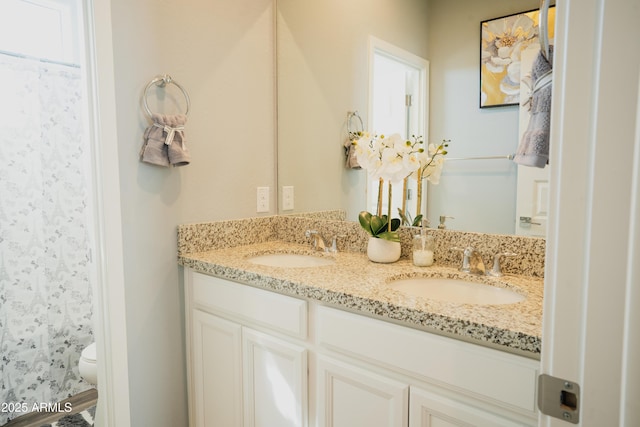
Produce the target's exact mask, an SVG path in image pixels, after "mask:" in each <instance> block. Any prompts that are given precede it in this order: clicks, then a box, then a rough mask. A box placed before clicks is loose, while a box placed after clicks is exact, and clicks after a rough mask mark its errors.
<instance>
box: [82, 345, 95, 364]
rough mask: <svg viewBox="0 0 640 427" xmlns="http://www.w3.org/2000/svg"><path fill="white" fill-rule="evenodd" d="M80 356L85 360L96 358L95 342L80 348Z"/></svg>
mask: <svg viewBox="0 0 640 427" xmlns="http://www.w3.org/2000/svg"><path fill="white" fill-rule="evenodd" d="M81 355H82V357H83V358H84V359H86V360H91V361H95V360H96V343H91V344H89V345H88V346H86V347H85V349H84V350H82V354H81Z"/></svg>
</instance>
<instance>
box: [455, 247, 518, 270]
mask: <svg viewBox="0 0 640 427" xmlns="http://www.w3.org/2000/svg"><path fill="white" fill-rule="evenodd" d="M451 250H454V251H458V252H462V266H461V267H460V268H459V270H460V271H462V272H463V273H469V274H477V275H484V274H486V275H487V276H493V277H500V276H502V275H503V273H502V269H501V268H500V258H502V257H503V256H505V257H514V256H517V255H518V254H516V253H513V252H499V253H497V254H495V255H494V257H493V266H492V267H491V269H490V270H489V271H486V269H485V266H484V261H483V260H482V255H480V252H478V251H477V250H476V249H474V248H473V247H471V246H467V247H466V248H459V247H453V248H451Z"/></svg>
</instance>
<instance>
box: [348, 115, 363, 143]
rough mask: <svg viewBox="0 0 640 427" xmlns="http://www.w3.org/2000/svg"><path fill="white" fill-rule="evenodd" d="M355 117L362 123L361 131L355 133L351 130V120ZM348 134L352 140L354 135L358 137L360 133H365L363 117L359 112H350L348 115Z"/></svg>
mask: <svg viewBox="0 0 640 427" xmlns="http://www.w3.org/2000/svg"><path fill="white" fill-rule="evenodd" d="M354 117H355V118H357V119H358V121H359V122H360V130H359V131H358V130H356V131H355V132H353V131H352V130H351V119H353V118H354ZM347 132H348V133H349V137H350V138H351V136H352V135H357V134H358V132H364V124H363V123H362V117H360V114H358V111H357V110H356V111H354V112H351V111H349V112H348V113H347Z"/></svg>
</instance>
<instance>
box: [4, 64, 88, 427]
mask: <svg viewBox="0 0 640 427" xmlns="http://www.w3.org/2000/svg"><path fill="white" fill-rule="evenodd" d="M84 99H85V97H84V92H83V79H82V72H81V70H80V69H79V68H78V67H77V66H72V65H62V64H53V63H46V62H42V61H39V60H34V59H31V58H20V57H15V56H10V55H6V54H0V402H1V404H2V405H3V407H2V408H0V425H2V424H4V423H5V422H6V421H8V420H10V419H13V418H15V417H17V416H19V415H21V414H22V413H23V412H25V411H27V412H32V411H33V410H34V409H35V408H36V406H34V405H37V407H41V406H40V405H41V404H45V405H47V404H55V402H59V401H60V400H63V399H65V398H67V397H70V396H72V395H74V394H76V393H79V392H81V391H84V390H86V389H88V388H89V386H88V385H87V384H86V383H85V382H83V381H82V379H81V378H80V375H79V373H78V359H79V357H80V352H81V351H82V349H83V348H84V347H85V346H87V345H88V344H89V343H91V342H92V341H93V327H92V325H93V323H92V320H93V319H92V317H93V310H92V288H91V283H92V282H93V274H94V273H93V272H94V266H93V263H92V257H91V247H92V239H91V237H92V234H91V226H92V223H91V220H90V218H91V215H90V212H88V207H89V206H90V200H91V197H90V192H89V189H90V188H91V187H90V185H91V181H90V180H91V175H90V174H89V173H88V171H89V165H90V162H89V143H88V138H87V136H86V135H87V132H86V124H85V123H86V119H85V114H86V106H85V105H86V104H85V102H84Z"/></svg>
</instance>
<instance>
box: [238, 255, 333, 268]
mask: <svg viewBox="0 0 640 427" xmlns="http://www.w3.org/2000/svg"><path fill="white" fill-rule="evenodd" d="M248 261H249V262H251V263H253V264H259V265H266V266H269V267H285V268H304V267H322V266H325V265H331V264H333V263H335V261H334V260H333V259H331V258H328V257H323V256H316V255H309V254H291V253H275V254H261V255H254V256H251V257H249V258H248Z"/></svg>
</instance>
